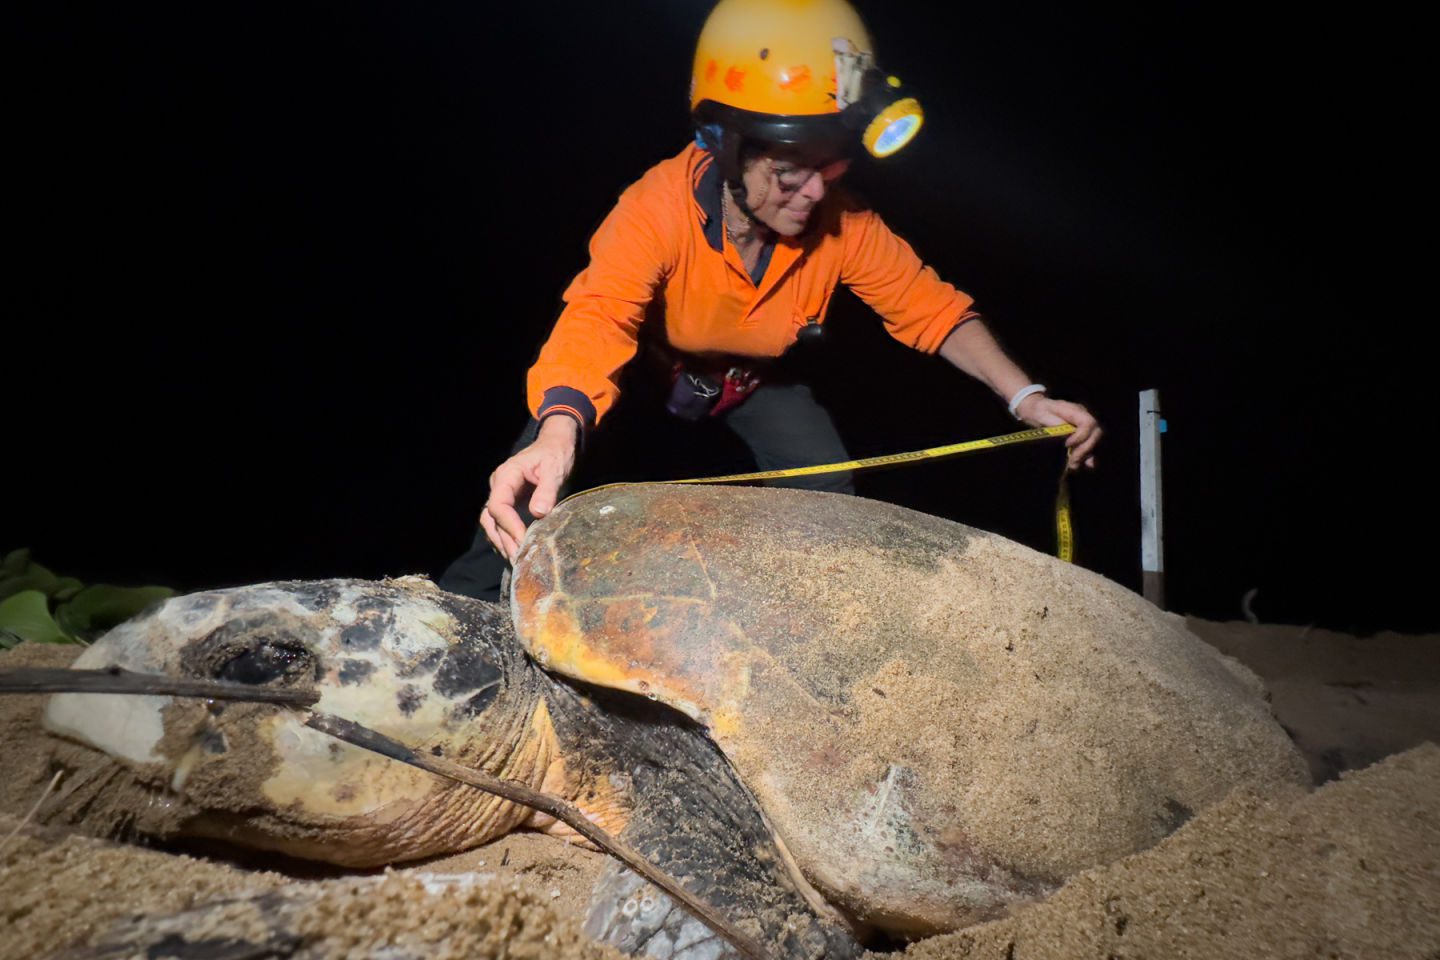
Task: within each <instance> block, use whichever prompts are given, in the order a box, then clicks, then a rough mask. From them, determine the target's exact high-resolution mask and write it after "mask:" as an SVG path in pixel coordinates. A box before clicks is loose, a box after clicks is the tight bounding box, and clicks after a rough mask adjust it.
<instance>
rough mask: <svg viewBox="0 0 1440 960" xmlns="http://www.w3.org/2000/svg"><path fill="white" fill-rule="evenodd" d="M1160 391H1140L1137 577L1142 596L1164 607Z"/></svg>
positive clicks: (1162, 421)
mask: <svg viewBox="0 0 1440 960" xmlns="http://www.w3.org/2000/svg"><path fill="white" fill-rule="evenodd" d="M1164 432H1165V418H1164V417H1162V416H1161V415H1160V391H1159V390H1141V391H1140V577H1141V589H1142V591H1143V593H1144V595H1145V599H1146V600H1149V601H1150V602H1151V603H1153V604H1155V606H1157V607H1161V608H1163V607H1164V606H1165V523H1164V518H1165V511H1164V509H1163V507H1162V504H1161V498H1160V434H1162V433H1164Z"/></svg>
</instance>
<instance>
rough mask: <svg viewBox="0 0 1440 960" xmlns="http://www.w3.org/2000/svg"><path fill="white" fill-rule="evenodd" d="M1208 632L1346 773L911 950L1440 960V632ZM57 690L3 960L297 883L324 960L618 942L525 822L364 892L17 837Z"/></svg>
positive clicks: (14, 793) (12, 789) (8, 820)
mask: <svg viewBox="0 0 1440 960" xmlns="http://www.w3.org/2000/svg"><path fill="white" fill-rule="evenodd" d="M1188 625H1189V626H1190V628H1191V629H1192V630H1193V631H1195V632H1196V633H1197V634H1199V635H1200V636H1201V637H1203V638H1205V639H1206V640H1208V641H1209V642H1211V643H1212V644H1214V645H1215V646H1216V647H1218V648H1219V649H1220V650H1221V651H1222V652H1223V653H1226V654H1229V655H1231V656H1234V657H1237V658H1238V659H1240V660H1241V661H1242V662H1244V663H1245V664H1246V665H1247V666H1249V667H1250V668H1251V669H1252V670H1254V671H1255V672H1256V673H1257V674H1259V675H1260V676H1261V677H1262V678H1263V679H1264V680H1265V681H1266V683H1267V685H1268V686H1269V687H1270V689H1271V691H1272V694H1273V700H1272V704H1273V707H1274V709H1275V712H1276V715H1277V717H1278V719H1279V720H1280V721H1281V723H1282V724H1284V725H1285V727H1286V728H1287V730H1289V731H1290V732H1291V734H1292V736H1294V737H1295V739H1296V742H1297V744H1298V745H1299V746H1300V747H1301V748H1302V752H1303V753H1304V754H1305V756H1306V759H1307V761H1308V762H1309V763H1310V765H1311V769H1312V771H1314V772H1315V773H1316V774H1317V779H1322V780H1328V781H1330V782H1326V783H1324V784H1323V785H1322V786H1321V787H1320V788H1319V789H1317V790H1315V791H1313V792H1306V791H1304V790H1302V789H1298V788H1297V789H1293V790H1283V791H1277V792H1275V793H1272V794H1271V795H1266V796H1260V795H1256V794H1254V793H1249V792H1245V791H1239V792H1236V793H1234V794H1231V795H1230V796H1229V797H1228V798H1226V799H1225V800H1224V801H1222V802H1220V803H1218V804H1216V805H1215V806H1213V807H1211V808H1210V809H1208V810H1206V811H1204V812H1202V813H1201V814H1200V815H1198V816H1197V817H1195V818H1194V819H1193V820H1192V821H1191V822H1189V823H1188V824H1186V825H1185V826H1184V827H1182V828H1181V829H1180V830H1179V831H1177V832H1176V833H1175V834H1173V835H1172V836H1171V837H1169V838H1167V839H1166V840H1164V841H1162V842H1161V843H1160V844H1158V845H1157V846H1155V847H1153V848H1152V849H1150V850H1147V851H1145V852H1143V853H1140V854H1137V855H1135V856H1132V857H1128V858H1125V859H1123V860H1120V861H1118V862H1116V863H1113V864H1110V865H1108V866H1104V867H1099V868H1095V869H1092V870H1089V871H1086V872H1084V873H1082V874H1080V875H1078V876H1076V877H1074V878H1072V879H1071V880H1070V881H1069V882H1068V883H1067V884H1066V885H1065V886H1064V887H1063V888H1062V889H1061V890H1060V891H1059V892H1057V893H1056V894H1054V895H1053V896H1052V897H1050V898H1049V899H1048V900H1046V901H1045V902H1043V903H1040V904H1036V905H1032V906H1027V907H1024V908H1021V909H1018V910H1016V911H1014V912H1013V913H1012V914H1011V915H1010V916H1008V917H1005V918H1003V919H1001V920H997V921H993V922H991V923H987V924H982V925H978V926H975V927H970V928H968V929H966V930H964V931H961V932H958V933H953V934H948V935H943V936H940V937H934V938H931V939H929V940H925V941H921V942H919V943H916V944H912V945H910V947H909V948H908V950H907V951H906V956H915V957H917V958H926V960H931V958H949V957H955V958H972V957H973V958H979V957H986V958H988V957H995V958H997V960H998V958H1006V960H1034V958H1038V960H1046V958H1062V957H1063V958H1070V957H1095V958H1097V960H1102V958H1108V957H1112V956H1114V957H1229V956H1252V957H1262V956H1263V957H1342V958H1349V957H1355V958H1360V957H1377V956H1383V957H1387V958H1409V957H1413V958H1417V960H1432V958H1436V957H1440V922H1437V920H1436V917H1437V915H1440V863H1437V858H1440V799H1437V798H1440V748H1436V747H1435V746H1434V745H1433V744H1432V745H1426V746H1421V744H1424V743H1425V742H1426V741H1436V742H1440V656H1437V654H1440V636H1411V637H1406V636H1399V635H1394V634H1383V635H1380V636H1377V637H1371V638H1356V637H1350V636H1346V635H1343V634H1336V633H1332V632H1328V631H1316V630H1308V629H1306V628H1301V627H1285V626H1275V625H1252V624H1214V623H1207V622H1205V621H1196V620H1191V621H1189V624H1188ZM73 652H74V651H73V649H66V648H59V647H36V646H29V645H25V646H21V647H19V648H17V649H15V650H12V651H6V652H4V653H0V666H41V665H61V664H63V663H66V662H68V660H69V659H70V657H71V656H72V655H73ZM41 701H42V698H40V697H22V696H10V697H5V698H0V756H3V758H4V762H3V769H4V776H3V777H0V815H3V816H0V844H3V846H0V960H10V958H16V960H19V958H22V957H44V956H50V955H52V953H54V952H56V951H59V950H61V949H62V948H65V947H70V946H73V945H82V944H87V943H94V942H98V941H99V940H100V939H101V938H103V936H104V934H105V931H106V930H107V929H111V928H112V926H113V924H115V923H116V922H121V921H123V920H124V918H126V917H127V916H131V915H134V914H136V913H173V912H176V911H179V910H183V909H186V908H188V907H191V906H195V905H197V904H200V903H202V902H204V901H206V900H208V899H213V898H217V897H227V896H234V895H236V894H237V893H239V892H240V891H244V890H256V889H274V888H277V887H280V886H282V885H283V884H287V883H297V882H298V883H301V884H310V885H320V886H322V887H324V886H325V885H331V886H332V887H333V890H331V889H329V888H326V890H325V896H322V897H321V898H320V899H319V900H317V901H316V903H319V904H322V906H321V907H318V908H316V910H315V912H314V913H313V914H312V915H311V916H312V918H313V919H312V920H311V921H307V922H308V923H309V924H310V925H309V926H307V927H306V928H305V929H306V931H307V932H306V936H307V937H309V938H311V939H310V940H309V941H307V944H308V948H309V949H310V951H311V952H309V953H307V954H306V955H307V956H324V955H326V954H327V953H328V954H330V955H337V956H338V955H341V954H342V953H343V954H344V955H348V956H357V957H358V956H365V955H366V954H367V953H368V952H370V951H371V950H373V949H379V948H380V947H382V946H386V945H391V944H397V943H402V942H403V943H407V944H411V945H415V944H420V945H423V949H424V955H425V956H436V957H441V956H445V957H448V956H461V955H464V956H473V957H531V956H534V957H541V956H545V957H571V956H573V957H587V958H588V957H600V956H606V955H609V956H614V955H615V954H614V953H613V951H608V950H601V949H600V948H597V947H594V946H593V945H590V944H587V943H585V941H584V940H583V938H582V937H581V936H580V934H579V928H578V924H579V918H580V916H581V914H582V912H583V906H584V902H585V899H586V896H587V893H588V890H589V887H590V885H591V883H593V879H594V876H595V874H596V872H597V871H598V870H599V869H600V867H601V866H602V865H603V858H602V857H600V856H599V855H597V854H592V853H587V852H585V851H583V850H578V849H576V848H573V847H568V846H566V845H565V844H563V843H560V842H557V841H555V840H553V839H551V838H547V837H541V836H536V835H521V834H517V835H511V836H509V837H505V838H502V839H500V840H498V841H496V842H495V843H493V844H491V845H489V846H487V847H483V848H479V849H477V850H472V851H469V852H467V853H465V854H460V855H457V856H455V857H449V858H444V859H443V860H439V861H434V862H431V863H427V864H422V865H418V866H415V867H408V868H405V869H397V870H393V871H388V872H385V873H382V874H380V876H379V878H378V879H375V880H373V881H371V885H370V886H366V887H363V888H360V887H355V886H353V885H350V886H347V884H352V881H353V877H354V876H355V874H354V873H353V872H351V873H349V874H346V875H345V876H330V877H323V876H321V877H317V871H315V870H314V868H309V867H306V866H304V865H300V864H296V863H294V862H282V861H275V860H270V861H267V860H266V859H264V858H241V859H240V860H238V861H237V860H234V859H226V858H223V857H217V856H215V855H214V854H213V853H212V854H211V855H209V856H194V855H186V854H181V853H175V852H169V851H166V850H162V849H152V848H145V847H140V846H133V845H126V844H115V843H109V842H104V841H99V840H93V839H89V838H86V837H81V836H76V835H73V834H71V833H67V832H64V831H61V830H58V829H56V828H53V827H50V828H47V827H44V826H37V825H35V824H33V823H32V824H29V825H27V826H25V827H24V828H23V829H21V830H19V831H18V832H17V833H14V835H13V836H12V832H13V831H15V830H16V826H17V824H18V822H19V820H18V818H19V817H22V816H23V815H24V814H25V813H26V812H27V811H28V810H29V809H30V807H31V806H32V805H33V804H34V802H35V800H36V799H37V798H38V797H39V795H40V793H41V792H42V791H43V789H44V787H45V785H46V783H47V782H48V781H49V780H50V777H51V771H50V759H49V758H50V756H51V748H52V744H51V742H50V740H49V738H48V737H47V735H45V734H44V732H43V731H42V730H41V729H40V728H39V726H38V713H39V709H40V704H41ZM1386 757H1388V759H1384V760H1383V761H1382V762H1380V763H1378V764H1376V765H1374V766H1369V767H1368V768H1366V769H1359V768H1361V767H1365V766H1366V764H1368V763H1370V762H1371V761H1374V760H1377V759H1380V758H1386ZM1337 774H1339V777H1338V779H1333V778H1335V776H1336V775H1337ZM97 826H99V824H95V823H92V824H90V827H91V829H94V828H96V827H97ZM267 867H268V868H271V869H266V868H267ZM424 871H429V872H433V873H464V872H473V873H474V874H476V875H477V882H476V884H474V885H472V886H468V887H464V888H460V889H457V890H449V891H439V892H431V891H428V890H426V889H425V888H423V887H421V886H420V885H419V884H418V882H417V880H416V875H417V874H419V873H421V872H424ZM320 873H323V871H320ZM334 873H339V872H338V871H335V872H334ZM234 922H236V923H243V922H245V918H244V916H243V915H240V916H237V917H236V918H234ZM337 951H338V952H337ZM890 955H891V956H893V955H894V954H890ZM876 956H881V955H880V954H877V955H876Z"/></svg>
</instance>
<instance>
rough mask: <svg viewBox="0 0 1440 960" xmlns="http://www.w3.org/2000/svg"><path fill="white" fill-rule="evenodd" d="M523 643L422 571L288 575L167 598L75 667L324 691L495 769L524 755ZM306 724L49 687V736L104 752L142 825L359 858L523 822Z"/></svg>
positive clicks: (481, 836) (216, 707)
mask: <svg viewBox="0 0 1440 960" xmlns="http://www.w3.org/2000/svg"><path fill="white" fill-rule="evenodd" d="M512 637H513V634H512V633H511V629H510V625H509V619H508V616H506V615H505V613H504V612H503V610H501V609H500V608H498V607H496V606H494V605H490V604H482V603H478V602H475V601H467V600H465V599H464V598H459V597H455V596H453V595H450V594H445V593H442V592H441V591H440V590H438V589H437V588H436V587H434V586H433V585H432V584H430V582H429V581H427V580H423V579H419V578H406V579H402V580H395V581H387V582H383V583H373V582H365V581H345V580H336V581H320V582H313V583H275V584H262V585H259V586H253V587H239V588H235V589H229V590H216V591H210V592H205V593H197V594H191V595H188V596H184V597H177V598H174V599H172V600H168V601H166V602H165V603H163V604H161V605H159V606H158V607H156V608H153V609H152V610H150V611H148V612H147V613H145V614H144V615H142V616H140V617H138V618H136V619H134V620H132V621H130V622H128V623H125V624H122V625H121V626H120V627H117V628H116V629H115V630H112V631H111V632H110V633H109V634H107V635H106V636H105V637H103V638H102V639H101V640H100V641H99V642H97V643H96V644H95V645H94V646H92V647H91V648H90V649H88V650H86V651H85V653H83V654H82V655H81V656H80V658H79V659H78V660H77V661H76V663H75V666H76V667H77V668H90V669H96V668H105V667H112V666H114V667H121V668H124V669H127V670H132V671H136V672H140V673H150V674H161V675H169V676H177V677H192V678H205V679H213V680H224V681H230V682H235V683H244V684H254V685H257V686H268V687H289V688H313V689H315V690H316V691H317V692H318V693H319V694H320V700H319V703H318V704H317V705H316V708H315V709H317V710H320V711H323V712H325V713H329V714H332V715H335V716H339V717H343V718H346V719H349V720H353V721H355V722H357V723H360V724H363V725H364V726H367V727H370V728H371V729H374V730H377V731H379V732H381V733H383V734H385V735H386V736H389V737H392V738H394V739H396V740H399V741H401V742H403V743H405V744H407V745H409V746H411V747H414V748H416V749H417V750H428V751H432V752H434V753H437V754H443V755H445V756H447V757H451V758H453V759H459V760H462V761H463V762H467V763H472V764H484V763H485V762H486V761H487V760H490V761H492V763H493V762H494V758H495V757H497V756H499V757H503V756H505V755H507V754H508V753H509V752H511V751H513V746H514V745H513V743H507V742H506V741H507V740H508V739H513V735H514V732H513V731H514V726H515V722H516V721H515V718H514V717H512V716H509V715H508V712H507V708H508V707H509V706H515V705H514V704H513V703H507V698H506V697H505V693H506V691H507V689H508V685H507V677H508V676H509V673H510V671H511V669H512V668H513V664H514V661H515V658H516V657H517V656H518V654H517V653H516V652H515V644H514V642H513V639H512ZM511 699H514V698H511ZM518 709H519V710H520V711H521V712H523V711H524V706H523V705H521V706H519V707H518ZM304 720H305V715H304V714H303V713H302V712H300V711H296V710H293V709H290V708H286V707H280V706H274V705H265V704H255V703H238V702H229V703H221V702H218V701H206V700H200V699H196V698H175V697H167V696H130V695H123V696H122V695H95V694H60V695H57V696H55V697H52V698H51V700H50V703H49V704H48V706H47V708H46V712H45V718H44V721H45V725H46V727H47V728H48V729H49V730H50V731H51V732H52V733H56V734H59V735H61V736H63V737H65V738H67V739H69V740H73V741H78V742H79V743H80V744H82V745H84V746H86V747H90V748H93V749H94V750H98V751H101V752H102V753H103V754H105V755H106V756H108V757H109V758H111V759H112V760H113V761H115V762H117V763H119V764H121V765H122V766H123V767H124V768H125V769H126V770H127V771H128V773H129V775H130V777H132V778H133V779H134V781H135V782H136V783H139V784H143V785H145V787H146V788H147V789H148V790H149V791H150V798H149V800H148V803H147V811H148V813H149V815H150V816H151V820H152V822H150V823H148V824H147V823H146V822H145V821H144V820H143V818H142V819H141V820H140V827H141V829H142V830H149V831H151V832H158V833H182V834H188V835H198V836H209V837H218V838H221V839H226V840H231V841H235V842H238V843H243V844H245V845H247V846H257V847H262V848H266V849H273V850H278V851H281V852H284V853H288V854H291V855H294V856H300V857H307V858H312V859H320V860H326V861H329V862H333V863H340V864H344V865H349V866H363V865H373V864H379V863H386V862H391V861H394V860H401V859H411V858H416V857H422V856H427V855H431V854H435V853H440V852H447V851H450V850H454V849H460V848H463V847H465V846H469V845H473V844H475V843H480V842H483V841H484V840H485V839H488V836H489V835H491V834H493V833H498V832H501V831H503V830H505V829H509V826H510V824H508V823H504V822H501V821H503V820H504V819H505V817H506V816H507V812H506V811H505V810H503V809H500V808H499V807H498V806H497V805H498V804H499V803H500V801H498V800H497V799H496V798H493V797H490V796H488V795H486V794H482V793H480V792H478V791H473V790H466V789H457V788H456V787H455V786H454V785H452V784H449V783H447V782H444V781H441V780H439V779H438V778H436V777H434V776H432V775H431V774H428V773H425V772H423V771H420V770H416V769H414V768H412V767H408V766H406V765H404V764H401V763H398V762H396V761H393V760H388V759H386V758H383V757H381V756H378V755H376V754H372V753H370V752H368V751H365V750H362V749H359V748H356V747H352V746H349V745H347V744H345V743H342V742H340V741H338V740H335V739H332V738H331V737H329V736H327V735H325V734H323V733H320V732H318V731H315V730H312V729H310V728H309V727H306V726H304ZM487 734H491V735H489V736H487ZM157 797H160V798H163V802H162V803H160V804H158V805H157V804H156V802H155V799H156V798H157ZM157 810H159V811H163V812H164V816H163V817H160V816H159V814H157V812H156V811H157ZM157 817H159V819H158V820H157V819H156V818H157ZM477 824H478V825H479V829H477ZM487 824H491V825H493V827H494V829H491V830H488V831H487V830H486V829H485V827H486V825H487Z"/></svg>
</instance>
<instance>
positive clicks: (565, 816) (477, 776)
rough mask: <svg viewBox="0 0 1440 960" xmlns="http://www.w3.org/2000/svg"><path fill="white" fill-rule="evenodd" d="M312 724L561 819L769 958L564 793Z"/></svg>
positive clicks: (376, 737)
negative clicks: (561, 795) (563, 797)
mask: <svg viewBox="0 0 1440 960" xmlns="http://www.w3.org/2000/svg"><path fill="white" fill-rule="evenodd" d="M305 725H306V726H307V727H311V728H313V729H315V730H319V731H321V732H322V733H328V734H329V735H330V736H332V737H335V738H336V739H338V740H343V741H345V742H346V743H348V744H351V745H353V746H357V747H362V748H364V749H366V750H372V751H374V752H375V753H378V754H381V755H382V756H386V757H389V758H390V759H392V760H399V761H400V762H401V763H408V764H410V765H411V766H414V767H419V768H420V769H421V770H425V771H428V772H430V773H433V774H435V775H436V776H440V777H444V778H446V779H448V780H455V781H457V782H459V783H463V784H465V785H466V786H470V787H475V788H476V789H478V790H484V791H486V792H487V793H493V794H495V795H496V796H499V797H503V798H505V799H506V800H510V801H512V802H514V803H518V804H520V805H522V806H526V807H530V808H531V809H533V810H539V811H540V812H541V813H545V814H549V815H550V816H552V817H554V818H555V819H556V820H559V821H561V822H562V823H564V824H566V825H567V826H569V827H570V828H571V829H573V830H574V831H575V832H576V833H578V834H580V835H581V836H583V837H584V838H585V839H586V840H589V841H590V842H591V843H593V844H595V846H597V847H599V848H600V849H601V850H604V851H605V852H606V853H608V854H610V855H611V856H613V857H615V858H617V859H618V860H620V861H621V862H622V863H624V864H625V865H626V866H628V867H629V868H630V869H631V870H634V871H635V872H636V873H638V874H640V876H642V877H644V878H645V879H646V880H649V881H650V882H651V883H653V884H654V885H655V886H657V887H659V888H660V889H661V890H664V891H665V892H666V893H667V894H669V895H670V897H671V899H673V900H676V901H678V902H680V903H682V904H684V905H685V909H687V910H689V911H690V912H691V913H693V914H694V915H695V916H696V917H697V918H699V919H700V921H701V922H703V923H704V924H705V925H706V926H707V927H709V928H710V929H711V930H714V931H715V932H716V933H717V934H719V935H720V936H722V937H724V938H725V939H726V940H728V941H729V942H730V943H731V944H732V945H733V946H734V947H735V949H737V950H739V951H740V952H741V953H742V954H744V955H745V956H746V957H749V958H750V960H765V957H766V952H765V948H764V947H763V946H762V945H761V944H760V942H759V941H758V940H756V939H755V938H754V937H752V936H750V935H749V934H747V933H746V932H745V931H743V930H741V929H740V928H739V927H737V926H735V925H734V924H732V923H731V922H730V921H729V920H727V919H726V918H725V917H724V916H723V915H722V914H721V913H720V912H719V911H717V910H716V909H715V908H714V907H711V906H710V905H709V904H708V903H706V902H705V901H703V900H701V899H700V898H698V897H696V896H695V895H694V894H692V893H691V892H690V891H688V890H686V889H685V888H684V887H682V886H680V884H678V883H677V882H675V881H674V880H673V879H671V878H670V877H669V876H668V875H667V874H665V873H663V872H662V871H661V870H660V868H659V867H657V866H655V865H654V864H652V863H651V862H650V861H649V860H647V859H645V857H644V856H642V855H641V854H640V852H639V851H637V850H635V849H634V848H633V847H631V846H630V845H629V844H626V843H624V842H622V841H620V840H617V839H616V838H615V837H612V836H610V834H608V833H606V832H605V831H604V830H601V829H600V828H599V827H598V826H596V825H595V824H594V823H592V822H590V821H589V820H588V819H586V817H585V815H584V814H583V813H581V812H580V811H579V809H577V808H576V807H574V806H572V805H571V804H569V803H566V802H565V801H564V800H561V799H560V798H559V797H555V796H551V795H549V794H545V793H539V792H537V791H535V790H531V789H530V788H529V787H526V786H523V785H522V784H519V783H516V782H514V781H513V780H501V779H499V778H498V777H493V776H491V775H490V774H488V773H485V772H484V771H481V770H475V769H472V768H470V767H464V766H461V765H460V764H458V763H455V762H454V761H453V760H446V759H444V758H443V757H436V756H432V755H430V754H425V753H416V752H415V751H414V750H411V749H410V748H409V747H407V746H405V745H404V744H403V743H400V742H398V741H395V740H391V739H390V738H389V737H387V736H385V735H384V734H380V733H376V732H375V731H374V730H371V729H369V728H368V727H363V726H361V725H360V724H358V723H355V722H354V721H352V720H345V719H342V718H340V717H335V716H331V715H330V714H326V713H319V712H311V714H310V717H309V719H307V720H306V721H305Z"/></svg>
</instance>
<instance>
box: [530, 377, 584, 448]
mask: <svg viewBox="0 0 1440 960" xmlns="http://www.w3.org/2000/svg"><path fill="white" fill-rule="evenodd" d="M557 414H563V415H564V416H567V417H570V418H571V419H573V420H574V421H575V422H576V423H577V424H579V425H580V437H581V439H582V440H583V439H584V437H585V434H586V433H588V432H589V431H590V429H591V428H592V427H594V426H595V404H593V403H591V402H590V398H589V397H587V396H585V394H583V393H581V392H580V391H579V390H576V389H575V388H574V387H551V388H550V389H549V390H546V391H545V396H544V397H543V398H541V400H540V409H539V410H537V411H535V419H536V420H544V419H545V418H546V417H551V416H555V415H557Z"/></svg>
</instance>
